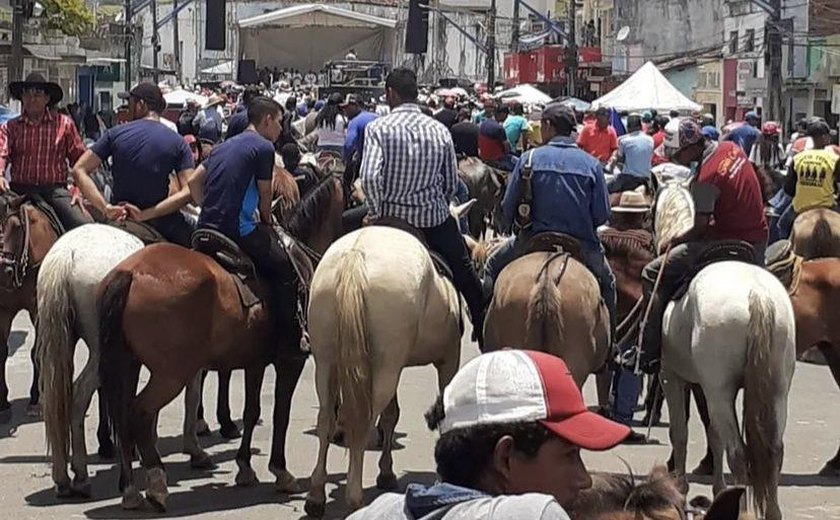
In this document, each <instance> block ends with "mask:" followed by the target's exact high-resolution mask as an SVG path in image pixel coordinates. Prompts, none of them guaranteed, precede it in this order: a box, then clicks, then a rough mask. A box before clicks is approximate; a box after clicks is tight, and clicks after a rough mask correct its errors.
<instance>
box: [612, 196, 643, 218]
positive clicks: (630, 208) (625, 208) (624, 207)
mask: <svg viewBox="0 0 840 520" xmlns="http://www.w3.org/2000/svg"><path fill="white" fill-rule="evenodd" d="M611 211H613V212H614V213H646V212H648V211H650V204H648V201H647V199H645V196H644V195H643V194H641V193H639V192H637V191H624V192H622V193H621V198H620V199H619V201H618V206H614V207H613V208H611Z"/></svg>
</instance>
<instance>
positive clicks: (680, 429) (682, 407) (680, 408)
mask: <svg viewBox="0 0 840 520" xmlns="http://www.w3.org/2000/svg"><path fill="white" fill-rule="evenodd" d="M659 382H660V384H661V385H662V390H663V392H664V394H665V400H666V401H668V414H669V417H670V421H669V422H670V424H669V426H668V433H669V434H670V437H671V450H672V452H671V456H672V457H673V459H674V469H673V471H674V473H675V474H676V477H677V478H678V479H679V485H680V488H681V489H680V491H682V492H683V493H686V492H688V482H687V481H686V479H685V457H686V450H687V448H688V410H687V407H686V403H685V392H686V383H685V381H683V380H682V379H680V378H679V377H678V376H677V375H676V374H672V373H670V372H665V371H664V370H663V371H662V372H660V377H659Z"/></svg>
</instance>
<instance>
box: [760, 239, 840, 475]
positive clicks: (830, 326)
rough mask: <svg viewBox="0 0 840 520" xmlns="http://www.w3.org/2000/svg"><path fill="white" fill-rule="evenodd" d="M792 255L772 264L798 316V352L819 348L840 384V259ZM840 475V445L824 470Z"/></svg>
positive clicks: (821, 472) (771, 266)
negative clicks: (836, 316) (838, 313)
mask: <svg viewBox="0 0 840 520" xmlns="http://www.w3.org/2000/svg"><path fill="white" fill-rule="evenodd" d="M803 260H804V259H803V258H802V257H801V256H798V255H795V254H793V255H791V256H789V257H787V258H783V259H781V261H780V262H775V263H774V264H772V265H769V266H768V269H770V271H771V272H772V273H774V274H775V275H776V276H778V277H779V279H780V280H781V281H782V283H783V284H784V285H785V287H787V288H788V293H789V294H790V300H791V304H792V305H793V314H794V316H795V317H796V354H797V357H799V358H800V359H801V358H802V357H803V356H805V354H806V352H808V351H809V350H810V349H811V348H813V347H815V346H816V347H817V348H818V349H819V351H820V352H821V353H822V354H823V356H824V357H825V360H826V362H827V364H828V366H829V368H830V370H831V375H832V376H833V377H834V381H835V382H836V383H837V386H838V387H840V323H838V322H836V321H835V320H834V319H833V316H834V312H835V311H836V309H837V308H838V305H840V258H820V259H816V260H807V261H803ZM819 474H820V475H821V476H825V477H840V448H838V450H837V454H836V455H835V456H834V457H833V458H832V459H830V460H829V461H828V462H826V463H825V465H824V466H823V467H822V469H821V470H820V472H819Z"/></svg>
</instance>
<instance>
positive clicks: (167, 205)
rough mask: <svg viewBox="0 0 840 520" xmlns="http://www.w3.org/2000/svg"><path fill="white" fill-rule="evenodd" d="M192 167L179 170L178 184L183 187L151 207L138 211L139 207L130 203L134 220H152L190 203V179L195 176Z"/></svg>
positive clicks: (130, 212)
mask: <svg viewBox="0 0 840 520" xmlns="http://www.w3.org/2000/svg"><path fill="white" fill-rule="evenodd" d="M194 171H195V170H193V169H192V168H189V169H187V170H181V171H179V172H178V185H179V186H180V187H181V188H180V189H179V190H178V191H177V192H175V193H173V194H172V195H170V196H168V197H166V198H165V199H163V200H162V201H160V202H158V203H157V204H155V205H154V206H152V207H150V208H146V209H144V210H141V211H136V209H137V208H135V207H134V206H131V205H128V206H127V207H128V210H129V215H130V216H131V218H132V220H136V221H138V222H143V221H146V220H152V219H156V218H159V217H163V216H166V215H170V214H172V213H175V212H176V211H178V210H180V209H181V208H183V207H184V206H186V205H187V204H189V203H190V200H192V195H191V193H190V187H189V179H190V178H191V177H192V176H193V172H194Z"/></svg>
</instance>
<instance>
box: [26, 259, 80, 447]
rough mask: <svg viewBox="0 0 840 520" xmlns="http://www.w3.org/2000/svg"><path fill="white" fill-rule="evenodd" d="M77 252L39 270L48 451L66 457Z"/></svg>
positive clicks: (40, 352)
mask: <svg viewBox="0 0 840 520" xmlns="http://www.w3.org/2000/svg"><path fill="white" fill-rule="evenodd" d="M72 270H73V254H72V253H71V252H69V251H63V252H61V253H60V254H59V253H57V254H52V255H50V256H48V257H47V258H46V260H45V261H44V263H43V265H42V266H41V269H40V271H39V273H38V319H37V320H36V335H35V339H36V347H35V353H36V359H37V360H38V366H39V367H40V370H41V377H40V378H39V381H38V384H39V385H40V390H41V395H43V396H44V400H43V408H44V428H45V430H46V437H47V451H48V452H52V453H53V454H54V455H55V456H56V458H57V460H64V461H66V460H67V458H68V456H69V453H70V420H71V409H72V404H73V350H74V346H75V341H74V331H73V327H74V321H75V312H74V311H75V309H74V308H73V302H72V301H71V295H70V279H71V276H72Z"/></svg>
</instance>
